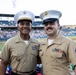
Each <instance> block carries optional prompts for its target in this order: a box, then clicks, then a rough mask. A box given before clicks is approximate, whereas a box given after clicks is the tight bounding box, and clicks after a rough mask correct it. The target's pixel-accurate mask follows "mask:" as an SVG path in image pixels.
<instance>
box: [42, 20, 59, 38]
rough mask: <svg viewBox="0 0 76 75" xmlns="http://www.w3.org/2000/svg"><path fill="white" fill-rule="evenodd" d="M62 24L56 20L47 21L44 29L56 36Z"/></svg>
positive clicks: (50, 34) (49, 34) (48, 33)
mask: <svg viewBox="0 0 76 75" xmlns="http://www.w3.org/2000/svg"><path fill="white" fill-rule="evenodd" d="M59 28H60V25H59V23H58V22H57V21H54V22H46V23H45V24H44V30H45V32H46V34H47V35H48V36H52V37H53V36H55V35H57V33H58V30H59Z"/></svg>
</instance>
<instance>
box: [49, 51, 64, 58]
mask: <svg viewBox="0 0 76 75" xmlns="http://www.w3.org/2000/svg"><path fill="white" fill-rule="evenodd" d="M62 55H63V53H62V52H52V53H51V54H50V56H51V57H52V58H62V57H63V56H62Z"/></svg>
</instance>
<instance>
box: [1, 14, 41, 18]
mask: <svg viewBox="0 0 76 75" xmlns="http://www.w3.org/2000/svg"><path fill="white" fill-rule="evenodd" d="M0 17H14V14H0ZM35 18H40V17H39V16H35Z"/></svg>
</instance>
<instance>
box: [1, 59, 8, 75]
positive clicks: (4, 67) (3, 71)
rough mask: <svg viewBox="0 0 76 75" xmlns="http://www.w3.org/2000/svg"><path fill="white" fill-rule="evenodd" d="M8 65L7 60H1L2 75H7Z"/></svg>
mask: <svg viewBox="0 0 76 75" xmlns="http://www.w3.org/2000/svg"><path fill="white" fill-rule="evenodd" d="M7 64H8V63H7V62H6V61H5V60H3V59H1V64H0V75H6V69H7Z"/></svg>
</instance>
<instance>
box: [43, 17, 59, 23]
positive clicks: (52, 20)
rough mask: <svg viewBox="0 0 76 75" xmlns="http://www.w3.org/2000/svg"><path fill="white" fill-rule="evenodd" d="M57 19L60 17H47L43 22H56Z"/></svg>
mask: <svg viewBox="0 0 76 75" xmlns="http://www.w3.org/2000/svg"><path fill="white" fill-rule="evenodd" d="M56 20H58V19H56V18H50V19H46V20H43V24H45V23H47V22H55V21H56Z"/></svg>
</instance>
